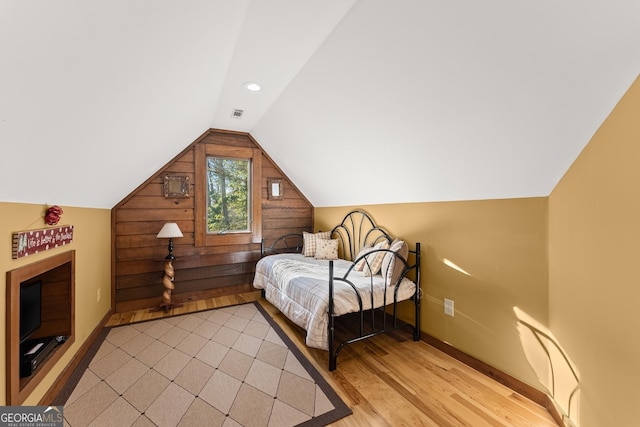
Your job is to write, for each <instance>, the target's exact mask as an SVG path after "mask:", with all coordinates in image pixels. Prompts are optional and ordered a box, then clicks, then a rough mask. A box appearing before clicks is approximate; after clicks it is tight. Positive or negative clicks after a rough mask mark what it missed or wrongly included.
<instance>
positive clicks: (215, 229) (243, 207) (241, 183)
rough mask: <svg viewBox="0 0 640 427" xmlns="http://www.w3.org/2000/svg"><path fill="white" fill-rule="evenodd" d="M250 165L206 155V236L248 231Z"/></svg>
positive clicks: (247, 161) (245, 161) (249, 221)
mask: <svg viewBox="0 0 640 427" xmlns="http://www.w3.org/2000/svg"><path fill="white" fill-rule="evenodd" d="M250 196H251V162H250V160H247V159H226V158H221V157H209V156H207V233H218V234H223V233H238V232H248V231H250V227H249V226H250V223H251V209H250V208H251V197H250Z"/></svg>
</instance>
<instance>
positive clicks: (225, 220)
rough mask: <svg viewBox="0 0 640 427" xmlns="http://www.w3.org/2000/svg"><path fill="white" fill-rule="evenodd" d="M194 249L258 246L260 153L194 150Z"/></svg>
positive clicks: (210, 146)
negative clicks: (237, 245) (256, 244)
mask: <svg viewBox="0 0 640 427" xmlns="http://www.w3.org/2000/svg"><path fill="white" fill-rule="evenodd" d="M195 161H196V188H195V190H196V201H195V202H196V206H195V209H196V217H195V227H196V229H195V233H194V236H195V244H196V246H212V245H234V244H246V243H260V240H261V239H262V222H261V187H260V183H261V168H262V162H261V153H260V150H259V149H254V148H246V147H235V146H225V145H216V144H201V145H197V146H196V153H195Z"/></svg>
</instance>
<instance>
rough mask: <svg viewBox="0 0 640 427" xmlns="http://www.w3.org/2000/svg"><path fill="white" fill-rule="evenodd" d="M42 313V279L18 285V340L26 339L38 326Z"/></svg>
mask: <svg viewBox="0 0 640 427" xmlns="http://www.w3.org/2000/svg"><path fill="white" fill-rule="evenodd" d="M41 315H42V281H40V280H38V281H36V282H31V283H23V284H21V286H20V342H21V343H22V342H23V341H26V340H27V339H28V338H29V337H30V336H31V334H33V333H34V332H35V331H36V330H37V329H38V328H39V327H40V322H41Z"/></svg>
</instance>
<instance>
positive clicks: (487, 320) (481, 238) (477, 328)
mask: <svg viewBox="0 0 640 427" xmlns="http://www.w3.org/2000/svg"><path fill="white" fill-rule="evenodd" d="M361 208H363V209H364V210H365V211H367V212H369V213H370V214H371V215H372V216H373V218H374V219H375V220H376V222H377V223H378V224H379V225H380V226H382V227H384V228H385V229H387V230H389V232H390V233H391V234H392V235H393V236H394V237H395V236H398V237H401V238H403V239H405V240H407V241H408V242H409V243H410V244H411V245H412V246H413V245H414V244H415V242H417V241H419V242H420V243H421V245H422V263H421V268H422V272H423V276H422V280H421V282H422V289H423V291H424V293H425V296H424V299H423V304H422V306H421V313H422V330H423V331H424V332H427V333H428V334H430V335H432V336H434V337H436V338H438V339H440V340H442V341H445V342H447V343H449V344H451V345H453V346H454V347H456V348H458V349H460V350H462V351H463V352H465V353H467V354H469V355H472V356H474V357H476V358H477V359H479V360H482V361H483V362H486V363H488V364H490V365H491V366H494V367H495V368H497V369H499V370H502V371H504V372H506V373H508V374H509V375H511V376H513V377H516V378H518V379H520V380H522V381H524V382H526V383H528V384H531V385H533V386H534V387H537V388H540V385H539V384H538V383H537V381H536V377H535V375H534V373H533V371H532V369H531V367H530V366H529V364H528V362H527V359H526V358H525V356H524V352H523V349H522V345H521V344H520V339H519V334H518V331H517V329H516V326H517V325H516V317H515V314H514V310H513V309H514V307H516V306H517V307H519V308H520V309H521V310H523V311H524V312H526V313H528V314H529V315H530V316H532V317H533V318H535V319H537V320H538V321H539V322H541V323H542V324H546V323H547V318H548V313H547V307H548V294H547V283H548V271H547V257H548V254H547V247H548V242H547V199H546V198H529V199H511V200H486V201H468V202H446V203H444V202H443V203H410V204H398V205H372V206H361ZM349 210H350V208H348V207H344V208H343V207H340V208H317V209H316V210H315V221H316V222H315V230H327V229H330V228H331V227H332V226H333V225H335V224H338V223H339V222H340V220H341V219H342V217H343V216H344V215H345V214H346V213H347V212H348V211H349ZM445 259H448V260H449V261H451V262H453V263H454V264H455V265H457V266H458V267H460V268H461V269H463V270H464V271H466V272H467V273H468V274H464V273H461V272H459V271H457V270H455V269H453V268H451V267H448V266H447V265H445V264H444V260H445ZM444 298H449V299H453V300H454V302H455V316H454V317H453V318H452V317H449V316H445V315H444V303H443V301H444Z"/></svg>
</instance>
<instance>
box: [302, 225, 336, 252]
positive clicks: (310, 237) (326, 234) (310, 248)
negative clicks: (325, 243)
mask: <svg viewBox="0 0 640 427" xmlns="http://www.w3.org/2000/svg"><path fill="white" fill-rule="evenodd" d="M330 238H331V232H330V231H321V232H319V233H315V234H313V233H308V232H306V231H303V232H302V240H303V245H302V254H303V255H304V256H316V246H317V245H316V241H317V240H318V239H323V240H328V239H330Z"/></svg>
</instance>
